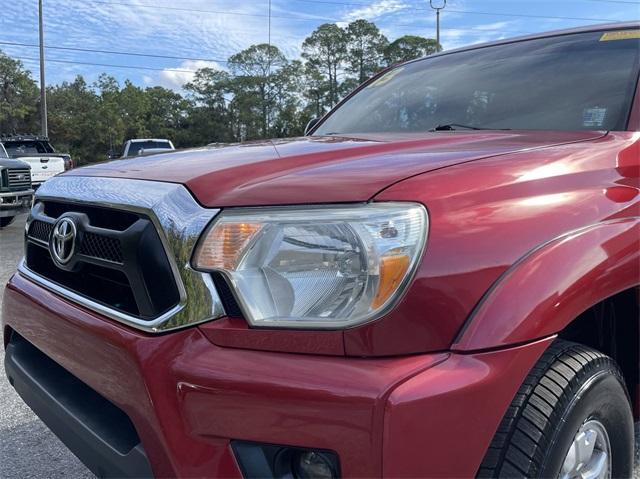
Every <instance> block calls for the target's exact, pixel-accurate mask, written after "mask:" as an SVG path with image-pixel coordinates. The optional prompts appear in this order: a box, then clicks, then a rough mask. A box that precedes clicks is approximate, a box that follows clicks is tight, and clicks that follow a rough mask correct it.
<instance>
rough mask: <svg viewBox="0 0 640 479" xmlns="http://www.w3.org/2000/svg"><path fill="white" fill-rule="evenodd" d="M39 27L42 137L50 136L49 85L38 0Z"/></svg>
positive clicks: (40, 7)
mask: <svg viewBox="0 0 640 479" xmlns="http://www.w3.org/2000/svg"><path fill="white" fill-rule="evenodd" d="M38 26H39V29H40V127H41V128H42V136H49V128H48V126H47V84H46V82H45V80H44V28H43V26H42V0H38Z"/></svg>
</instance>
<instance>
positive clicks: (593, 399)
mask: <svg viewBox="0 0 640 479" xmlns="http://www.w3.org/2000/svg"><path fill="white" fill-rule="evenodd" d="M592 419H595V420H597V421H600V423H601V424H602V425H603V426H604V427H605V429H606V430H607V433H608V434H609V441H610V443H611V454H612V478H614V479H618V478H624V479H626V478H630V477H631V475H632V464H633V443H634V429H633V428H634V425H633V417H632V415H631V408H630V406H629V399H628V396H627V393H626V390H625V388H624V386H623V385H622V384H621V382H620V380H619V379H618V377H617V376H616V375H614V374H612V373H611V371H608V370H600V371H596V372H594V374H593V375H591V377H589V378H588V379H587V380H586V381H585V382H583V384H582V386H581V388H580V389H579V390H578V391H577V393H576V395H575V398H574V400H573V401H571V402H570V403H569V405H568V407H567V408H566V411H565V412H564V414H563V415H562V416H561V418H560V421H558V428H557V429H556V432H555V434H554V439H553V440H552V441H551V444H550V445H549V448H548V449H547V451H546V457H545V459H544V463H543V467H542V470H541V475H540V477H542V478H557V477H558V475H559V473H560V471H561V469H562V465H563V463H564V460H565V458H566V456H567V453H568V452H569V448H570V447H571V444H572V443H573V439H574V437H575V435H576V434H577V432H578V430H579V429H580V427H581V426H582V425H583V424H584V423H585V422H586V421H589V420H592Z"/></svg>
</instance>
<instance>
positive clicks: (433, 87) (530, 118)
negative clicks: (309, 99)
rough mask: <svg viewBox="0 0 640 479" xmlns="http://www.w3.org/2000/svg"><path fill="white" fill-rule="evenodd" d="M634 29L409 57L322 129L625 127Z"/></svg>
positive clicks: (638, 46) (639, 44)
mask: <svg viewBox="0 0 640 479" xmlns="http://www.w3.org/2000/svg"><path fill="white" fill-rule="evenodd" d="M628 32H629V31H627V32H624V31H623V32H589V33H580V34H572V35H565V36H558V37H551V38H543V39H536V40H528V41H522V42H517V43H511V44H506V45H497V46H491V47H484V48H479V49H476V50H470V51H464V52H460V53H453V54H450V55H442V56H438V57H433V58H426V59H424V60H420V61H416V62H413V63H409V64H406V65H403V66H400V67H398V68H395V69H392V70H390V71H389V72H387V73H385V74H384V75H382V76H381V77H379V78H378V79H376V80H375V81H373V82H372V83H370V84H369V85H367V86H366V87H365V88H363V89H362V90H361V91H359V92H358V93H357V94H355V95H354V96H353V97H352V98H350V99H349V100H347V101H346V102H345V103H344V104H343V105H342V106H341V107H340V108H338V109H337V110H335V111H334V112H332V113H331V114H330V116H328V118H327V119H326V120H325V121H324V122H323V123H322V124H321V125H320V127H319V128H318V129H317V130H316V131H315V132H314V135H333V134H351V133H381V132H425V131H429V130H431V129H434V128H436V127H438V126H440V127H442V126H444V125H452V126H453V127H454V129H457V128H462V125H464V126H468V127H474V128H487V129H505V128H508V129H522V130H624V129H625V128H626V123H627V117H628V113H629V111H630V107H631V103H632V99H633V94H634V91H635V87H636V83H637V80H638V62H639V59H640V39H639V38H638V35H633V34H632V35H629V34H625V33H628ZM635 32H637V31H632V33H635ZM456 125H458V126H456Z"/></svg>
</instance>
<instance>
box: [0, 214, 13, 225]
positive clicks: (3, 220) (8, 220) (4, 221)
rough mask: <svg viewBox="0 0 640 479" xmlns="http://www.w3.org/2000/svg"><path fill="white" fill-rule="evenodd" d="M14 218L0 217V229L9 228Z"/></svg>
mask: <svg viewBox="0 0 640 479" xmlns="http://www.w3.org/2000/svg"><path fill="white" fill-rule="evenodd" d="M14 218H15V216H3V217H0V228H4V227H5V226H9V225H10V224H11V223H13V219H14Z"/></svg>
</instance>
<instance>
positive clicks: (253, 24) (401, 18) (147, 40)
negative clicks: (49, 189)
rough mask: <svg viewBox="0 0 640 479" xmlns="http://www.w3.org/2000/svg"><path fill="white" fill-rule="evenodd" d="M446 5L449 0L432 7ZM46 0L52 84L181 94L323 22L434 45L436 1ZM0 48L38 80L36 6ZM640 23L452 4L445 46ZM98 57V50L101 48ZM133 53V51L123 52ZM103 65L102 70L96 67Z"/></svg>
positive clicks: (548, 0) (512, 2)
mask: <svg viewBox="0 0 640 479" xmlns="http://www.w3.org/2000/svg"><path fill="white" fill-rule="evenodd" d="M433 2H434V6H440V5H442V4H443V3H444V0H433ZM269 3H270V1H269V0H181V1H176V0H174V1H171V0H43V5H44V7H43V8H44V37H45V44H46V45H47V47H48V48H47V49H46V58H47V64H46V67H45V73H46V81H47V83H48V84H53V83H60V82H63V81H72V80H73V79H74V78H75V77H76V75H83V76H84V77H85V79H86V80H87V81H88V82H89V83H92V82H94V81H95V80H96V79H97V78H98V76H99V75H100V74H101V73H108V74H110V75H112V76H114V77H115V78H116V79H117V80H118V81H119V82H121V83H122V82H124V80H125V79H129V80H131V81H132V82H133V83H134V84H136V85H139V86H142V87H145V86H155V85H161V86H164V87H167V88H171V89H174V90H176V91H180V89H181V87H182V85H183V84H184V83H185V82H188V81H189V80H190V79H191V78H192V77H193V73H192V72H193V71H195V70H197V69H198V68H202V67H205V66H209V67H214V68H219V69H225V67H226V60H227V59H228V58H229V56H231V55H232V54H234V53H236V52H238V51H240V50H242V49H244V48H247V47H248V46H250V45H252V44H255V43H266V42H267V41H268V40H269V10H271V42H272V43H273V44H274V45H276V46H278V47H279V48H280V49H281V50H282V51H283V52H284V53H285V55H286V56H287V57H288V58H290V59H294V58H297V57H298V56H299V55H300V46H301V44H302V41H303V40H304V39H305V38H306V37H307V36H308V35H309V34H310V33H311V32H312V31H313V30H314V29H315V28H316V27H318V26H319V25H321V24H323V23H338V24H339V25H344V24H346V23H347V22H349V21H352V20H355V19H358V18H364V19H367V20H369V21H372V22H374V23H376V24H377V25H378V26H379V27H380V29H381V30H382V32H383V33H384V34H385V35H386V36H387V37H388V38H389V39H390V40H391V41H393V40H395V39H396V38H398V37H400V36H402V35H407V34H413V35H421V36H426V37H432V38H435V23H436V22H435V11H434V10H432V9H431V8H430V6H429V0H271V7H269ZM0 11H1V12H2V16H0V50H1V51H3V52H4V53H6V54H8V55H10V56H12V57H13V58H17V59H20V60H21V61H22V62H23V63H24V65H25V67H26V68H27V69H28V70H30V71H31V72H32V74H33V76H34V78H36V79H37V78H38V75H39V67H38V62H37V58H38V48H37V43H38V1H37V0H0ZM639 19H640V0H555V1H554V0H537V1H529V0H448V1H447V4H446V7H445V9H444V10H442V14H441V42H442V44H443V47H444V49H452V48H456V47H460V46H464V45H469V44H474V43H481V42H486V41H492V40H498V39H503V38H510V37H516V36H520V35H526V34H530V33H536V32H543V31H548V30H556V29H563V28H571V27H577V26H582V25H591V24H598V23H605V22H607V21H609V22H615V21H629V20H639ZM95 50H99V51H95ZM124 53H126V54H124ZM96 64H98V65H96Z"/></svg>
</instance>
